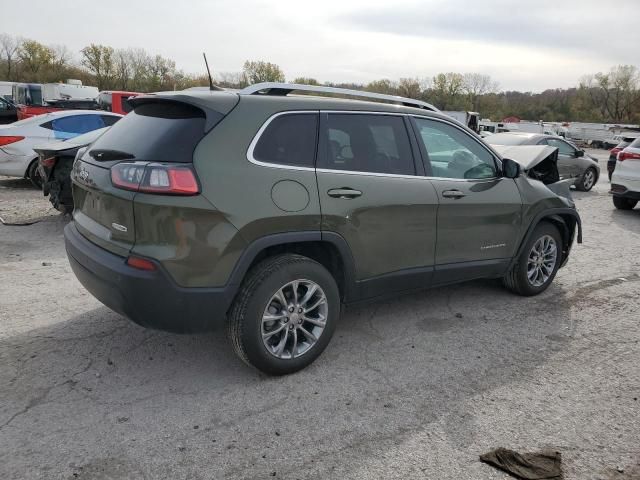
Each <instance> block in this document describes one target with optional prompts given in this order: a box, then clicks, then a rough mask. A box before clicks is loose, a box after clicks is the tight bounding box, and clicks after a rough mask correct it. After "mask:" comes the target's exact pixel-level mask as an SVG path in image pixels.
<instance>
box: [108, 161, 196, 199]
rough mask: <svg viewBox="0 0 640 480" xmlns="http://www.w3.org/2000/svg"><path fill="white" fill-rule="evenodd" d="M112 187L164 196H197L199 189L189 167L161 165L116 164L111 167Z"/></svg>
mask: <svg viewBox="0 0 640 480" xmlns="http://www.w3.org/2000/svg"><path fill="white" fill-rule="evenodd" d="M111 183H112V184H113V186H114V187H117V188H122V189H124V190H132V191H134V192H144V193H159V194H164V195H197V194H198V193H200V187H199V185H198V180H197V178H196V174H195V173H194V171H193V169H192V168H191V167H188V166H185V165H176V164H163V163H148V164H139V163H127V162H124V163H118V164H117V165H114V166H113V167H111Z"/></svg>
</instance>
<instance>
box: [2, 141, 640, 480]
mask: <svg viewBox="0 0 640 480" xmlns="http://www.w3.org/2000/svg"><path fill="white" fill-rule="evenodd" d="M598 156H599V157H600V158H601V159H604V160H605V161H606V152H603V151H600V152H598ZM604 165H605V164H604V163H602V160H601V166H602V167H603V170H604ZM20 182H21V181H19V180H7V179H3V178H0V209H1V208H2V204H3V203H4V204H5V205H6V203H5V202H9V203H10V204H11V205H12V208H14V207H15V208H14V211H17V212H20V211H21V209H25V210H28V209H29V208H34V209H36V210H37V211H39V212H43V211H46V205H47V204H46V202H47V200H46V199H43V198H42V196H41V195H39V194H38V192H36V191H34V190H30V189H28V188H24V186H23V185H22V184H21V183H20ZM608 185H609V184H608V181H607V180H606V178H605V179H601V180H600V182H599V183H598V185H597V186H596V187H595V189H594V191H592V192H589V193H580V192H574V198H575V199H576V201H577V205H578V208H579V210H580V213H581V215H582V218H583V223H584V241H585V243H584V244H582V245H576V246H575V247H574V250H573V252H572V257H571V259H570V260H569V263H568V265H567V266H566V267H565V268H564V269H562V270H561V271H560V273H559V274H558V276H557V278H556V281H555V283H554V284H553V285H552V286H551V287H550V288H549V290H548V291H547V292H545V293H544V294H542V295H541V296H539V297H535V298H521V297H516V296H514V295H511V294H509V293H508V292H506V291H505V290H503V289H502V287H501V286H500V283H499V282H496V281H485V282H471V283H467V284H462V285H457V286H451V287H444V288H439V289H436V290H431V291H426V292H421V293H416V294H411V295H407V296H402V297H398V298H395V299H392V300H388V301H383V302H378V303H372V304H367V305H360V306H357V307H352V308H349V309H348V310H347V311H346V312H345V314H344V316H343V318H342V320H341V322H340V324H339V326H338V328H337V330H336V333H335V336H334V338H333V340H332V342H331V343H330V345H329V347H328V348H327V350H326V351H325V353H324V354H323V355H322V356H321V357H320V359H319V360H318V361H316V362H315V363H314V364H313V365H312V366H311V367H309V368H307V369H306V370H304V371H302V372H299V373H297V374H295V375H291V376H288V377H284V378H269V377H266V376H263V375H261V374H259V373H258V372H256V371H253V370H250V369H249V368H247V367H246V366H245V365H244V364H242V363H241V362H240V361H239V360H237V359H236V358H235V356H234V355H233V352H232V350H231V348H230V346H229V345H228V344H227V342H226V340H225V338H224V335H223V334H222V333H221V332H220V333H212V334H207V335H183V336H181V335H173V334H168V333H163V332H157V331H152V330H145V329H143V328H141V327H138V326H136V325H134V324H132V323H130V322H128V321H127V320H125V319H123V318H121V317H120V316H118V315H117V314H115V313H113V312H111V311H110V310H108V309H107V308H105V307H103V306H102V305H101V304H100V303H99V302H98V301H96V300H95V299H94V298H93V297H91V295H89V294H88V293H87V292H85V291H84V289H83V288H82V287H81V286H80V284H79V283H78V282H77V281H76V279H75V277H74V276H73V274H72V273H71V270H70V268H69V265H68V263H67V260H66V256H65V253H64V245H63V242H62V229H63V227H64V225H65V223H66V221H67V220H66V219H65V218H63V217H60V216H55V215H50V214H47V215H45V216H41V221H39V222H38V223H35V224H34V225H30V226H21V227H6V226H2V225H0V272H1V274H2V281H1V282H0V325H1V326H2V327H1V328H0V365H1V368H0V478H2V479H76V478H80V479H83V478H84V479H122V478H126V479H156V478H171V479H222V478H273V477H275V478H285V479H296V478H301V479H302V478H305V479H307V478H318V479H325V478H339V479H364V478H367V479H368V478H402V479H407V478H432V479H436V478H437V479H456V480H459V479H504V478H508V477H507V476H506V475H505V474H504V473H501V472H499V471H497V470H494V469H492V468H491V467H489V466H487V465H484V464H481V463H480V462H479V461H478V456H479V455H480V454H482V453H485V452H486V451H488V450H490V449H492V448H496V447H506V448H511V449H515V450H519V451H536V450H540V449H543V448H552V449H555V450H558V451H560V452H562V457H563V464H564V471H565V478H566V479H580V480H584V479H631V478H640V466H639V462H640V445H639V444H638V438H640V415H639V410H640V400H638V397H640V345H639V343H638V342H639V341H640V332H639V329H638V320H639V319H640V299H639V296H638V291H639V289H640V275H639V272H640V271H639V269H638V267H639V266H640V208H636V209H635V210H634V211H631V212H622V211H616V210H614V208H613V205H612V202H611V198H610V197H609V196H608V195H607V193H606V192H607V190H608ZM31 217H33V215H31ZM31 217H29V218H31ZM43 262H45V263H50V265H43ZM619 470H623V472H622V473H621V472H619Z"/></svg>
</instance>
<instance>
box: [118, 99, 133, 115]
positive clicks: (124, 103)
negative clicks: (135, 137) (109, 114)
mask: <svg viewBox="0 0 640 480" xmlns="http://www.w3.org/2000/svg"><path fill="white" fill-rule="evenodd" d="M132 96H133V95H132ZM130 98H131V97H120V108H121V109H122V111H123V112H124V113H129V112H130V111H131V110H133V107H132V106H131V104H130V103H129V99H130Z"/></svg>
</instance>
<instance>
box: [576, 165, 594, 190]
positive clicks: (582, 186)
mask: <svg viewBox="0 0 640 480" xmlns="http://www.w3.org/2000/svg"><path fill="white" fill-rule="evenodd" d="M597 181H598V172H596V169H595V168H591V167H589V168H587V169H586V170H585V171H584V173H583V174H582V176H581V177H580V180H578V182H577V183H576V189H577V190H580V191H581V192H588V191H589V190H591V189H592V188H593V186H594V185H595V184H596V182H597Z"/></svg>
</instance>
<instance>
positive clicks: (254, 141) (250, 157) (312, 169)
mask: <svg viewBox="0 0 640 480" xmlns="http://www.w3.org/2000/svg"><path fill="white" fill-rule="evenodd" d="M303 113H306V114H314V115H319V113H320V111H319V110H286V111H283V112H277V113H274V114H273V115H271V116H270V117H269V118H268V119H267V120H266V121H265V122H264V123H263V124H262V126H261V127H260V129H259V130H258V132H257V133H256V134H255V135H254V137H253V139H252V140H251V143H250V144H249V148H248V149H247V160H249V161H250V162H251V163H253V164H254V165H259V166H261V167H268V168H280V169H284V170H298V171H302V172H315V170H316V169H315V167H300V166H297V165H287V164H285V163H269V162H261V161H260V160H258V159H256V158H255V157H254V156H253V153H254V151H255V148H256V145H257V144H258V142H259V141H260V138H261V137H262V134H263V133H264V131H265V130H266V129H267V127H268V126H269V125H270V124H271V122H273V121H274V120H275V119H276V118H278V117H281V116H283V115H294V114H303ZM318 121H319V119H318Z"/></svg>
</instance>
